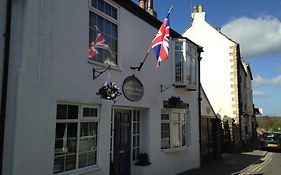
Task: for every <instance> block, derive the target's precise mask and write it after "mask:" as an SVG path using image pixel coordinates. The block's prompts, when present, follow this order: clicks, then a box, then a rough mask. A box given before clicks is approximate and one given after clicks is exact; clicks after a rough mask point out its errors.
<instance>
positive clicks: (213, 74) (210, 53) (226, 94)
mask: <svg viewBox="0 0 281 175" xmlns="http://www.w3.org/2000/svg"><path fill="white" fill-rule="evenodd" d="M196 15H198V16H196ZM204 16H205V12H202V13H201V14H200V13H195V16H194V18H195V19H194V20H193V23H192V26H191V27H190V28H189V29H188V30H187V31H186V32H185V33H184V34H183V36H185V37H187V38H189V39H191V40H192V41H194V42H195V43H197V44H199V45H200V46H202V47H203V50H204V52H203V53H202V54H201V56H202V60H201V83H202V86H203V87H204V90H205V92H206V94H207V96H208V98H209V100H210V103H211V105H212V107H213V109H214V111H215V112H216V113H219V114H220V116H221V117H222V119H223V118H224V117H225V116H227V117H231V118H233V117H235V115H234V114H233V111H234V110H235V108H234V107H232V104H233V102H232V98H233V97H234V95H232V94H231V91H232V88H231V84H234V82H233V81H231V78H232V76H231V65H233V63H231V61H230V60H231V56H230V55H229V54H230V53H231V49H230V47H231V46H235V43H234V42H232V41H231V40H229V39H228V38H227V37H225V36H224V35H222V34H221V33H220V32H219V31H217V30H216V29H215V28H213V27H212V26H211V25H209V24H208V23H207V22H206V21H205V20H204V19H205V17H204Z"/></svg>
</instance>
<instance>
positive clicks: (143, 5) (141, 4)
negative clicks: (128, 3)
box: [139, 0, 146, 10]
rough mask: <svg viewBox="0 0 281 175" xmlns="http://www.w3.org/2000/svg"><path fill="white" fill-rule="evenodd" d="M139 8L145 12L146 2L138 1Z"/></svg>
mask: <svg viewBox="0 0 281 175" xmlns="http://www.w3.org/2000/svg"><path fill="white" fill-rule="evenodd" d="M139 6H140V7H141V8H142V9H144V10H146V0H139Z"/></svg>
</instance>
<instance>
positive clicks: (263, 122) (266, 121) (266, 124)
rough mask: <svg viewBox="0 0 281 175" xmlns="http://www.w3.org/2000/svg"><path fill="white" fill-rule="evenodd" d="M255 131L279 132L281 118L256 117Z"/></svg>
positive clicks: (280, 130) (280, 129)
mask: <svg viewBox="0 0 281 175" xmlns="http://www.w3.org/2000/svg"><path fill="white" fill-rule="evenodd" d="M257 125H258V127H257V131H258V133H260V132H262V131H275V132H281V116H259V117H257Z"/></svg>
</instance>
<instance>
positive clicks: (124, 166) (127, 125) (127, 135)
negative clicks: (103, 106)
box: [113, 110, 131, 175]
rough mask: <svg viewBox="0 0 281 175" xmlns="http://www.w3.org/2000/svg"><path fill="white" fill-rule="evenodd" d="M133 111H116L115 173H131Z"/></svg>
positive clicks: (123, 174)
mask: <svg viewBox="0 0 281 175" xmlns="http://www.w3.org/2000/svg"><path fill="white" fill-rule="evenodd" d="M130 150H131V111H130V110H115V112H114V155H113V171H114V173H113V174H114V175H130V161H131V159H130V157H131V156H130Z"/></svg>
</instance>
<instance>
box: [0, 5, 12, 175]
mask: <svg viewBox="0 0 281 175" xmlns="http://www.w3.org/2000/svg"><path fill="white" fill-rule="evenodd" d="M11 16H12V0H7V9H6V29H5V34H3V36H4V37H5V46H4V61H3V79H2V92H1V111H0V175H2V171H3V154H4V131H5V119H6V102H7V90H8V72H9V57H10V38H11Z"/></svg>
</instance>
